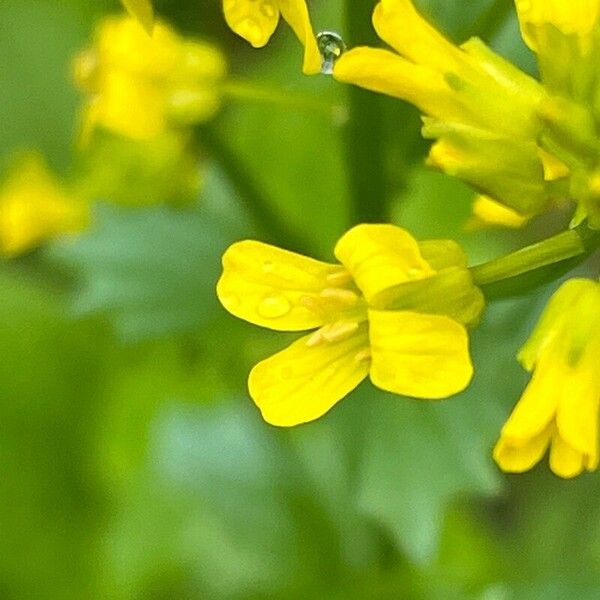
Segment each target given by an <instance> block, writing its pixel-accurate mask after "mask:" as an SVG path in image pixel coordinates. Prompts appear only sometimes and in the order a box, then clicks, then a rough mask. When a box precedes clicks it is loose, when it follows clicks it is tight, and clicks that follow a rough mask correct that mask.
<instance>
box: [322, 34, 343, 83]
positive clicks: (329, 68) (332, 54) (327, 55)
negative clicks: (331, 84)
mask: <svg viewBox="0 0 600 600" xmlns="http://www.w3.org/2000/svg"><path fill="white" fill-rule="evenodd" d="M317 45H318V46H319V52H320V53H321V73H323V74H324V75H331V74H332V73H333V65H334V64H335V61H336V60H337V59H338V58H339V57H340V56H341V55H342V54H343V53H344V51H345V50H346V44H344V40H343V39H342V37H341V36H340V35H339V34H337V33H335V31H320V32H319V33H317Z"/></svg>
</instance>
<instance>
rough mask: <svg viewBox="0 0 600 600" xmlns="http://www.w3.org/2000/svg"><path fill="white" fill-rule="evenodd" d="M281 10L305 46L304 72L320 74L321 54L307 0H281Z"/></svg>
mask: <svg viewBox="0 0 600 600" xmlns="http://www.w3.org/2000/svg"><path fill="white" fill-rule="evenodd" d="M279 10H280V11H281V16H282V17H283V18H284V19H285V20H286V21H287V23H288V24H289V25H290V27H291V28H292V29H293V30H294V33H295V34H296V36H297V37H298V39H299V40H300V41H301V42H302V45H303V46H304V65H303V68H302V70H303V71H304V73H306V74H307V75H312V74H314V73H318V72H319V71H320V70H321V53H320V52H319V47H318V46H317V39H316V36H315V34H314V31H313V28H312V25H311V23H310V16H309V14H308V8H307V7H306V2H305V0H279Z"/></svg>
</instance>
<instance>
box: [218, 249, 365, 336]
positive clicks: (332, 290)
mask: <svg viewBox="0 0 600 600" xmlns="http://www.w3.org/2000/svg"><path fill="white" fill-rule="evenodd" d="M348 282H351V279H350V277H349V275H348V273H346V272H345V270H344V269H343V268H342V267H340V266H339V265H331V264H328V263H324V262H320V261H318V260H314V259H312V258H308V257H306V256H301V255H300V254H295V253H294V252H288V251H287V250H282V249H281V248H276V247H275V246H270V245H269V244H263V243H261V242H255V241H252V240H246V241H243V242H237V243H235V244H233V245H232V246H230V247H229V249H228V250H227V251H226V252H225V254H224V255H223V275H222V276H221V278H220V279H219V282H218V284H217V295H218V297H219V300H220V301H221V304H223V306H224V307H225V308H226V309H227V310H228V311H229V312H230V313H231V314H233V315H235V316H236V317H239V318H240V319H244V320H246V321H249V322H250V323H254V324H255V325H261V326H263V327H268V328H270V329H276V330H279V331H302V330H306V329H312V328H314V327H320V326H321V325H323V324H325V323H327V322H330V321H331V320H332V319H335V318H337V315H338V314H339V313H341V312H343V311H344V310H345V309H352V308H353V307H355V306H356V305H357V304H359V303H360V299H359V297H358V296H357V294H355V293H354V292H352V291H351V290H350V289H347V288H344V287H343V285H344V284H347V283H348Z"/></svg>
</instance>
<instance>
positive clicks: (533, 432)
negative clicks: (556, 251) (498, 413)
mask: <svg viewBox="0 0 600 600" xmlns="http://www.w3.org/2000/svg"><path fill="white" fill-rule="evenodd" d="M599 312H600V283H598V282H596V281H591V280H587V279H571V280H570V281H568V282H567V283H565V284H563V285H562V286H561V287H560V288H559V290H558V291H557V292H556V293H555V294H554V296H553V297H552V299H551V300H550V302H549V304H548V306H547V308H546V310H545V311H544V314H543V315H542V318H541V319H540V322H539V323H538V325H537V327H536V329H535V331H534V332H533V334H532V336H531V337H530V339H529V340H528V342H527V343H526V344H525V346H523V348H522V349H521V352H520V353H519V360H520V362H521V364H522V365H523V366H524V367H525V369H527V370H528V371H533V377H532V379H531V381H530V383H529V385H528V386H527V389H526V390H525V392H524V394H523V396H522V397H521V399H520V400H519V402H518V404H517V406H516V407H515V409H514V411H513V413H512V414H511V416H510V418H509V419H508V421H507V422H506V424H505V425H504V427H503V428H502V433H501V435H500V440H499V441H498V443H497V445H496V447H495V449H494V459H495V460H496V462H497V463H498V465H499V466H500V468H501V469H503V470H504V471H509V472H518V473H520V472H523V471H527V470H528V469H531V468H532V467H533V466H534V465H535V464H536V463H538V462H539V461H540V460H541V459H542V457H543V455H544V453H545V452H546V450H547V448H548V446H550V468H551V469H552V471H553V472H554V473H555V474H556V475H559V476H560V477H565V478H567V477H574V476H576V475H578V474H579V473H581V472H582V471H584V470H587V471H593V470H595V469H596V468H597V466H598V406H599V404H600V370H599V369H598V356H599V355H600V321H599V320H598V314H599Z"/></svg>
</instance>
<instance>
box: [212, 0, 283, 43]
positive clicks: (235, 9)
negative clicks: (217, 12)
mask: <svg viewBox="0 0 600 600" xmlns="http://www.w3.org/2000/svg"><path fill="white" fill-rule="evenodd" d="M223 12H224V14H225V20H226V21H227V25H229V27H231V29H232V30H233V31H234V32H235V33H237V34H238V35H239V36H241V37H243V38H244V39H245V40H246V41H248V42H250V43H251V44H252V45H253V46H254V47H255V48H261V47H262V46H264V45H265V44H266V43H267V42H268V41H269V39H270V38H271V36H272V35H273V32H274V31H275V28H276V27H277V23H278V22H279V7H278V2H277V0H223Z"/></svg>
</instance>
